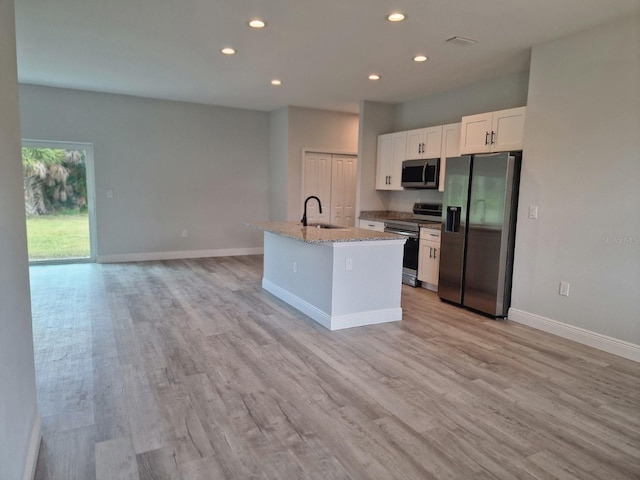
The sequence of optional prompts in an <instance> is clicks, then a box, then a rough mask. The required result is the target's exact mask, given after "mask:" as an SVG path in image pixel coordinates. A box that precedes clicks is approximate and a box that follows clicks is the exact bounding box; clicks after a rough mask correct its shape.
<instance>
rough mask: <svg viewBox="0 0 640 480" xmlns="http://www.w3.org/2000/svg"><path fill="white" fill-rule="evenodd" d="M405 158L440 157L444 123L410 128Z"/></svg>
mask: <svg viewBox="0 0 640 480" xmlns="http://www.w3.org/2000/svg"><path fill="white" fill-rule="evenodd" d="M406 134H407V151H406V158H405V160H413V159H416V158H438V157H440V149H441V145H442V125H439V126H437V127H429V128H418V129H416V130H409V131H408V132H406Z"/></svg>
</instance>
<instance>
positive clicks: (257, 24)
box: [249, 18, 266, 28]
mask: <svg viewBox="0 0 640 480" xmlns="http://www.w3.org/2000/svg"><path fill="white" fill-rule="evenodd" d="M265 25H266V23H264V22H263V21H262V20H260V19H259V18H254V19H253V20H251V21H250V22H249V26H250V27H251V28H264V27H265Z"/></svg>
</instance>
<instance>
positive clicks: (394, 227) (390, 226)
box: [384, 203, 442, 287]
mask: <svg viewBox="0 0 640 480" xmlns="http://www.w3.org/2000/svg"><path fill="white" fill-rule="evenodd" d="M441 221H442V204H441V203H415V204H414V205H413V215H407V216H406V217H398V218H388V219H386V220H385V222H384V231H385V232H389V233H395V234H396V235H402V236H405V237H407V242H406V243H405V244H404V257H403V259H402V283H404V284H406V285H410V286H412V287H419V286H420V283H421V282H420V280H418V258H419V254H420V252H419V246H420V225H424V224H429V223H430V224H440V223H441Z"/></svg>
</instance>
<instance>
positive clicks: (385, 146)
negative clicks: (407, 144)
mask: <svg viewBox="0 0 640 480" xmlns="http://www.w3.org/2000/svg"><path fill="white" fill-rule="evenodd" d="M393 135H394V134H393V133H387V134H386V135H378V163H377V165H376V190H390V189H391V182H390V175H391V167H392V165H393V142H392V137H393Z"/></svg>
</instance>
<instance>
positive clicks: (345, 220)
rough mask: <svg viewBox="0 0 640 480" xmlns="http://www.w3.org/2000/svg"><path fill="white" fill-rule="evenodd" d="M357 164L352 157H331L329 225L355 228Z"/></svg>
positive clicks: (355, 159)
mask: <svg viewBox="0 0 640 480" xmlns="http://www.w3.org/2000/svg"><path fill="white" fill-rule="evenodd" d="M357 162H358V157H355V156H353V155H333V159H332V162H331V219H330V223H333V224H335V225H343V226H345V227H354V226H355V222H356V218H355V211H356V207H355V204H356V170H357V168H356V166H357ZM323 211H324V210H323Z"/></svg>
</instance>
